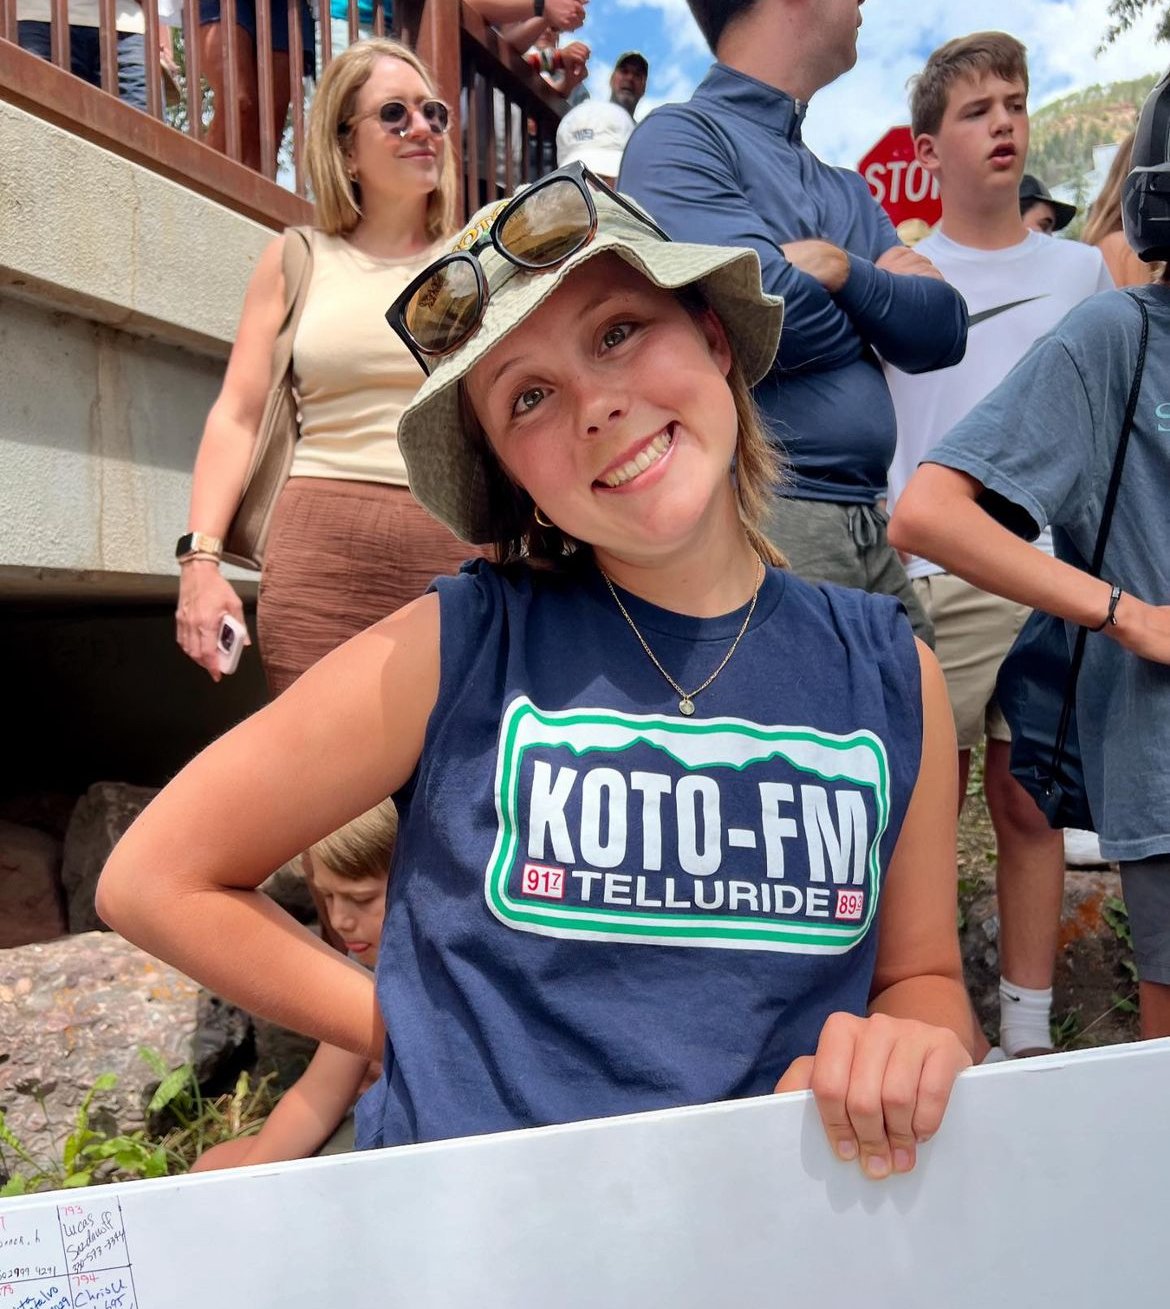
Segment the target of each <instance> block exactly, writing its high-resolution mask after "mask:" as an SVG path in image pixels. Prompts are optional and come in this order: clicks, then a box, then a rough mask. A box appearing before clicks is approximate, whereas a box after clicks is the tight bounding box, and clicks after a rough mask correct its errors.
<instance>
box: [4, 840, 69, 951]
mask: <svg viewBox="0 0 1170 1309" xmlns="http://www.w3.org/2000/svg"><path fill="white" fill-rule="evenodd" d="M60 871H61V843H60V842H59V841H56V840H54V839H53V837H51V836H49V835H47V834H46V833H45V832H38V831H36V830H35V829H33V828H31V827H20V826H18V825H17V824H16V823H9V822H5V821H3V820H2V819H0V949H9V948H10V947H12V946H18V945H29V944H31V943H32V942H33V941H54V940H56V939H57V937H59V936H64V935H65V933H66V932H67V931H68V930H69V928H68V924H67V922H66V918H65V900H64V897H63V896H62V894H61V881H60Z"/></svg>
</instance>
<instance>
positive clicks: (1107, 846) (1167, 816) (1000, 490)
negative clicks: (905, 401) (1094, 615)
mask: <svg viewBox="0 0 1170 1309" xmlns="http://www.w3.org/2000/svg"><path fill="white" fill-rule="evenodd" d="M1136 294H1137V295H1140V296H1141V298H1142V299H1143V300H1144V301H1145V303H1146V306H1147V308H1148V309H1149V314H1150V336H1149V343H1148V345H1147V349H1146V367H1145V374H1144V378H1143V381H1142V390H1141V396H1140V398H1139V401H1138V407H1137V412H1136V414H1135V416H1134V426H1133V431H1132V433H1131V434H1130V443H1129V449H1128V451H1127V453H1126V458H1125V468H1124V472H1123V473H1122V478H1121V489H1120V492H1119V494H1118V499H1117V507H1116V510H1115V512H1114V516H1113V523H1112V526H1111V528H1110V531H1109V541H1108V545H1107V546H1106V550H1105V559H1104V563H1103V566H1102V576H1103V577H1105V578H1107V579H1109V580H1110V581H1113V582H1117V583H1119V584H1120V585H1121V586H1122V587H1124V588H1125V590H1126V591H1127V592H1129V593H1130V594H1131V595H1135V596H1137V597H1138V598H1139V599H1141V600H1145V601H1147V602H1148V603H1150V604H1159V605H1164V604H1166V603H1168V602H1170V510H1168V502H1170V287H1167V286H1162V285H1159V286H1149V287H1142V288H1141V289H1140V290H1138V291H1137V292H1136ZM1140 339H1141V314H1140V312H1139V310H1138V308H1137V306H1136V305H1135V304H1134V303H1133V302H1132V300H1131V299H1130V297H1129V295H1128V294H1126V293H1125V292H1122V291H1106V292H1103V293H1102V294H1101V295H1096V296H1093V297H1092V298H1091V299H1089V300H1086V301H1084V303H1082V304H1081V305H1079V306H1078V307H1077V308H1075V309H1073V310H1072V312H1071V313H1069V315H1068V316H1067V317H1066V318H1065V319H1064V320H1063V321H1062V322H1061V323H1060V324H1059V325H1058V326H1057V327H1056V328H1055V329H1054V330H1053V331H1052V332H1050V333H1049V334H1048V335H1047V336H1044V337H1042V338H1041V339H1040V340H1039V341H1037V343H1036V344H1035V345H1034V346H1033V347H1032V349H1031V350H1030V351H1029V352H1028V354H1026V355H1025V356H1024V358H1023V359H1022V360H1021V361H1020V362H1019V364H1018V365H1017V366H1016V367H1015V369H1013V371H1012V372H1011V373H1009V374H1008V376H1007V377H1006V378H1005V379H1004V381H1003V382H1001V383H1000V385H999V386H998V387H997V388H996V389H995V390H994V391H992V392H991V394H990V395H989V396H988V397H987V399H986V400H984V401H983V402H982V403H981V404H980V405H978V406H977V407H976V408H975V409H974V410H972V412H971V413H970V414H969V415H968V416H967V417H966V418H965V419H963V421H962V422H960V423H959V424H958V425H957V426H956V427H954V428H953V429H952V430H951V432H950V433H949V434H948V435H947V436H946V437H944V438H943V440H942V441H941V442H940V443H939V444H938V445H937V446H936V447H935V448H934V449H933V450H932V451H931V452H930V455H929V459H928V461H929V462H930V463H934V464H942V465H944V466H945V467H947V468H955V469H958V470H959V471H961V472H964V473H968V474H970V475H971V476H972V477H974V478H976V479H977V480H978V481H980V482H981V483H982V484H983V485H984V486H985V487H987V488H988V490H989V491H991V492H993V493H994V494H993V495H990V496H984V497H983V499H982V501H981V503H982V504H983V507H984V508H985V509H987V510H988V512H989V513H991V514H993V515H994V516H995V517H996V518H997V519H998V520H999V521H1001V522H1002V523H1004V524H1005V525H1006V526H1008V527H1010V528H1012V529H1013V530H1014V531H1016V532H1018V533H1019V534H1020V535H1021V536H1025V537H1027V538H1029V539H1031V538H1033V537H1035V535H1036V534H1037V532H1038V531H1039V529H1040V527H1041V526H1042V525H1043V524H1044V523H1050V524H1051V525H1052V528H1053V533H1052V535H1053V543H1054V545H1055V548H1056V555H1057V558H1059V559H1063V560H1064V561H1065V562H1067V563H1071V564H1075V565H1076V566H1077V567H1079V568H1083V569H1086V570H1087V569H1088V561H1089V560H1090V559H1091V558H1092V556H1093V547H1094V545H1095V543H1096V539H1097V530H1098V528H1099V526H1100V523H1101V513H1102V510H1103V508H1104V502H1105V493H1106V491H1107V489H1108V486H1109V475H1110V472H1111V470H1112V468H1113V459H1114V456H1115V455H1116V453H1117V441H1118V437H1119V436H1120V434H1121V423H1122V420H1123V418H1124V417H1125V405H1126V400H1127V399H1128V397H1129V391H1130V386H1131V383H1132V381H1133V373H1134V368H1135V367H1136V364H1137V356H1138V344H1139V341H1140ZM1075 634H1076V629H1075V628H1074V627H1073V626H1072V625H1071V624H1070V625H1069V639H1070V643H1071V641H1072V639H1073V637H1074V636H1075ZM1077 729H1078V734H1079V736H1080V742H1081V753H1082V755H1083V759H1084V769H1085V783H1086V786H1087V788H1088V792H1089V803H1090V806H1091V808H1092V810H1093V816H1094V818H1095V819H1096V821H1097V824H1098V831H1099V833H1100V837H1101V853H1102V854H1104V855H1105V856H1106V857H1107V858H1109V859H1121V860H1136V859H1148V858H1152V857H1153V856H1155V855H1164V854H1167V853H1170V666H1167V665H1165V664H1158V663H1153V662H1151V661H1150V660H1147V659H1139V658H1138V657H1137V656H1136V655H1133V654H1131V653H1130V652H1129V651H1127V650H1124V649H1123V648H1122V647H1121V646H1120V645H1118V644H1117V642H1116V641H1113V640H1111V639H1110V638H1109V637H1108V636H1107V635H1105V633H1103V632H1102V633H1090V635H1089V638H1088V641H1087V643H1086V647H1085V662H1084V666H1083V667H1082V669H1081V674H1080V678H1079V680H1078V682H1077Z"/></svg>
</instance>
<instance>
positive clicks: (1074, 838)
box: [1064, 827, 1109, 868]
mask: <svg viewBox="0 0 1170 1309" xmlns="http://www.w3.org/2000/svg"><path fill="white" fill-rule="evenodd" d="M1064 863H1065V867H1066V868H1107V867H1108V866H1109V860H1108V859H1105V858H1104V857H1103V856H1102V854H1101V845H1100V842H1098V840H1097V833H1096V832H1084V831H1082V830H1081V829H1080V828H1079V827H1066V828H1065V829H1064Z"/></svg>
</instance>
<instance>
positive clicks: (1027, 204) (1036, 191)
mask: <svg viewBox="0 0 1170 1309" xmlns="http://www.w3.org/2000/svg"><path fill="white" fill-rule="evenodd" d="M1037 200H1043V201H1044V203H1045V204H1046V205H1051V206H1052V208H1053V211H1054V212H1055V214H1056V226H1055V227H1054V228H1053V229H1052V230H1053V231H1054V232H1059V231H1060V230H1061V229H1062V228H1064V227H1067V226H1068V225H1069V223H1071V222H1072V220H1073V219H1074V218H1075V217H1076V216H1077V207H1076V205H1070V204H1066V203H1065V201H1063V200H1054V199H1053V198H1052V192H1051V191H1050V190H1049V189H1048V188H1047V187H1046V186H1045V185H1044V183H1043V182H1042V181H1041V180H1040V179H1039V178H1038V177H1036V176H1035V175H1034V174H1033V173H1025V174H1024V175H1023V177H1021V178H1020V213H1024V212H1025V210H1027V209H1030V208H1031V207H1032V204H1033V203H1034V202H1035V201H1037Z"/></svg>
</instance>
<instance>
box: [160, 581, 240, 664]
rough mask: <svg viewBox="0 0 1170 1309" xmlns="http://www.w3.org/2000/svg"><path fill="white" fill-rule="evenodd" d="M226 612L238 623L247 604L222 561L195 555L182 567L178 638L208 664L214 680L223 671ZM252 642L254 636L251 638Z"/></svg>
mask: <svg viewBox="0 0 1170 1309" xmlns="http://www.w3.org/2000/svg"><path fill="white" fill-rule="evenodd" d="M224 614H231V616H232V617H233V618H234V619H235V620H236V622H238V623H241V624H242V623H243V622H244V606H243V605H242V604H241V603H240V597H239V596H238V595H236V593H235V591H234V590H233V589H232V586H231V583H230V582H228V581H226V580H225V579H224V578H223V577H222V576H221V575H220V571H219V565H218V564H216V563H215V562H213V561H212V560H210V559H192V560H190V561H189V562H188V563H185V564H183V565H181V567H180V570H179V607H178V608H177V609H176V610H175V638H176V640H177V641H178V642H179V645H181V646H182V648H183V653H184V654H185V655H187V656H189V657H190V658H191V659H194V660H195V662H196V663H197V664H198V665H199V666H200V667H201V668H206V669H207V671H208V673H209V674H210V675H211V680H212V681H213V682H218V681H219V679H220V678H221V677H222V676H223V674H222V673H221V672H220V671H219V662H218V658H217V655H216V642H217V640H218V638H219V627H220V622H221V620H222V618H223V616H224ZM246 643H247V644H248V645H251V644H252V638H251V637H250V636H249V637H248V638H247V642H246Z"/></svg>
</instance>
